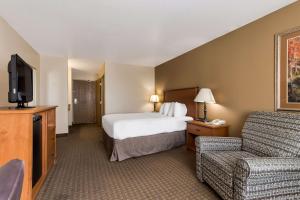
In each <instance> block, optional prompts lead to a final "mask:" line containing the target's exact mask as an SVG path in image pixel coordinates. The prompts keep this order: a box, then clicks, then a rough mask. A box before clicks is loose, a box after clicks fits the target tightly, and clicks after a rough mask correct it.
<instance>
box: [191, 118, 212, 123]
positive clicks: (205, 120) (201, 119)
mask: <svg viewBox="0 0 300 200" xmlns="http://www.w3.org/2000/svg"><path fill="white" fill-rule="evenodd" d="M194 120H195V121H200V122H209V121H208V119H204V118H196V119H194Z"/></svg>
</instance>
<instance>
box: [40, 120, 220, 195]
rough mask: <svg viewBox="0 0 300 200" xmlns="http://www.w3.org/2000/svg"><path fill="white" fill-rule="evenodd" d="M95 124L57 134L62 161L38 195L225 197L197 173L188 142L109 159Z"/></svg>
mask: <svg viewBox="0 0 300 200" xmlns="http://www.w3.org/2000/svg"><path fill="white" fill-rule="evenodd" d="M101 134H102V133H101V130H100V128H98V127H97V126H95V125H82V126H75V127H73V128H72V130H71V133H70V134H69V136H67V137H61V138H58V139H57V164H56V165H55V166H54V167H53V169H52V170H51V171H50V173H49V175H48V177H47V179H46V181H45V184H44V185H43V187H42V189H41V191H40V193H39V195H38V197H37V199H38V200H61V199H62V200H63V199H66V200H69V199H72V200H73V199H74V200H77V199H80V200H81V199H82V200H96V199H97V200H98V199H105V200H110V199H116V200H119V199H128V200H140V199H172V200H173V199H219V197H218V196H217V195H216V194H215V193H214V192H213V191H212V190H211V189H210V188H209V187H208V186H207V185H205V184H201V183H200V182H199V181H198V180H197V179H196V175H195V166H194V165H195V164H194V163H195V155H194V154H193V153H191V152H187V151H186V150H185V148H184V147H181V148H177V149H174V150H171V151H166V152H162V153H158V154H154V155H150V156H144V157H140V158H135V159H128V160H125V161H122V162H109V161H108V157H107V155H106V152H105V150H104V147H103V144H102V135H101Z"/></svg>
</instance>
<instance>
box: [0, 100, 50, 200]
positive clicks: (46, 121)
mask: <svg viewBox="0 0 300 200" xmlns="http://www.w3.org/2000/svg"><path fill="white" fill-rule="evenodd" d="M55 109H56V107H55V106H52V107H50V106H41V107H36V108H26V109H15V108H1V107H0V165H3V164H5V163H6V162H8V161H9V160H12V159H20V160H23V161H24V164H25V169H24V182H23V190H22V194H21V199H22V200H30V199H35V197H36V195H37V194H38V191H39V190H40V188H41V186H42V184H43V182H44V180H45V178H46V176H47V173H48V171H49V170H50V169H51V167H52V166H53V165H54V163H55V158H56V134H55V132H56V131H55V129H56V118H55ZM36 115H38V116H41V121H40V125H41V134H40V136H41V137H40V138H41V139H40V140H39V141H40V148H39V149H40V151H41V152H40V155H41V157H39V158H40V159H41V162H40V163H41V177H40V178H39V179H38V181H37V182H36V184H35V185H34V187H32V170H35V169H33V167H32V166H33V129H34V125H33V116H36Z"/></svg>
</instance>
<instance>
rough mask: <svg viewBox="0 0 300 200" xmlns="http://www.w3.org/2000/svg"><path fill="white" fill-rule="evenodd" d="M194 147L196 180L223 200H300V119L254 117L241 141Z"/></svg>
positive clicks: (207, 141)
mask: <svg viewBox="0 0 300 200" xmlns="http://www.w3.org/2000/svg"><path fill="white" fill-rule="evenodd" d="M195 143H196V167H197V177H198V178H199V180H200V181H201V182H207V183H208V184H209V185H210V186H211V187H212V188H213V189H214V190H215V191H216V192H217V193H218V194H219V195H220V196H221V197H222V198H223V199H228V200H229V199H230V200H231V199H234V200H248V199H300V184H299V183H300V115H298V114H291V113H282V112H254V113H251V114H250V115H249V117H248V118H247V120H246V122H245V125H244V127H243V130H242V138H222V137H202V136H200V137H197V138H196V140H195Z"/></svg>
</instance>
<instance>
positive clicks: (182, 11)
mask: <svg viewBox="0 0 300 200" xmlns="http://www.w3.org/2000/svg"><path fill="white" fill-rule="evenodd" d="M292 2H295V0H272V1H270V0H243V1H241V0H226V1H225V0H76V1H74V0H48V1H46V0H26V1H20V0H0V16H2V17H3V18H4V19H5V20H6V21H7V22H8V23H9V24H10V25H11V26H12V27H13V28H14V29H15V30H16V31H17V32H18V33H19V34H20V35H21V36H22V37H23V38H24V39H25V40H26V41H28V42H29V43H30V44H31V45H32V47H33V48H35V49H36V50H37V51H38V52H39V53H41V54H46V55H53V56H68V57H69V58H73V59H85V60H89V59H91V60H97V61H100V62H104V61H111V62H116V63H124V64H132V65H142V66H157V65H159V64H161V63H163V62H166V61H168V60H170V59H172V58H174V57H177V56H178V55H181V54H183V53H185V52H187V51H189V50H191V49H193V48H195V47H197V46H200V45H202V44H204V43H207V42H208V41H211V40H213V39H215V38H217V37H219V36H221V35H224V34H225V33H228V32H230V31H232V30H234V29H237V28H239V27H241V26H243V25H245V24H247V23H249V22H251V21H254V20H256V19H258V18H260V17H262V16H265V15H267V14H269V13H271V12H273V11H275V10H278V9H280V8H282V7H284V6H286V5H288V4H290V3H292Z"/></svg>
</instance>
